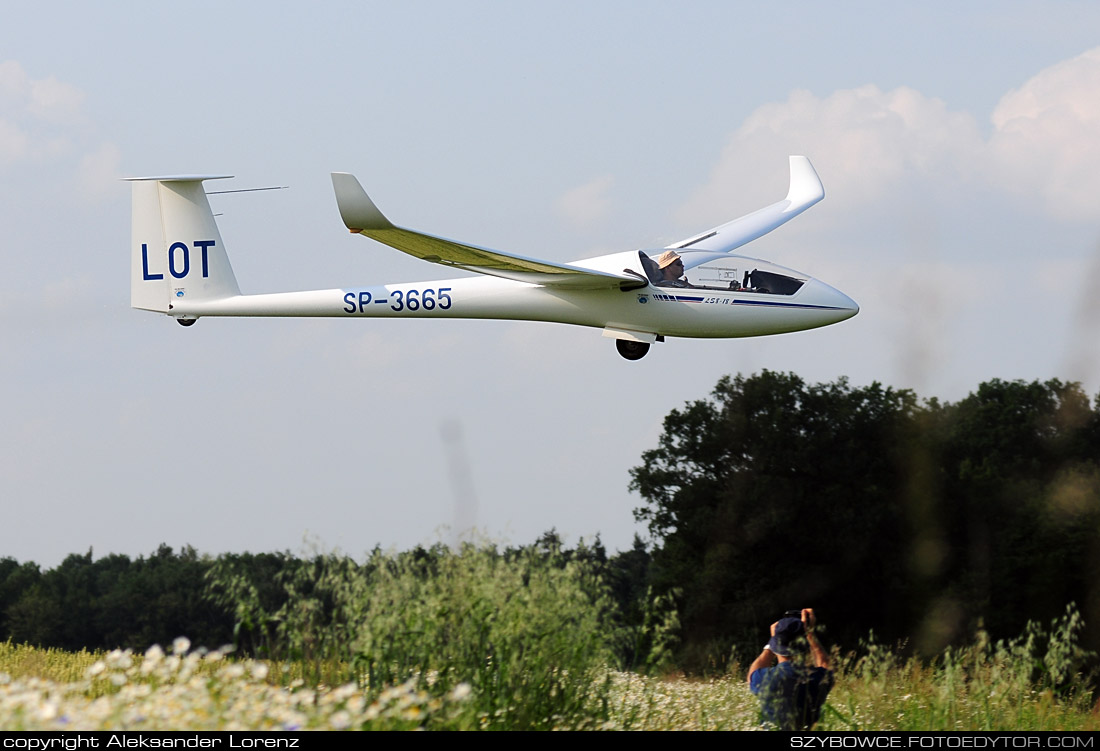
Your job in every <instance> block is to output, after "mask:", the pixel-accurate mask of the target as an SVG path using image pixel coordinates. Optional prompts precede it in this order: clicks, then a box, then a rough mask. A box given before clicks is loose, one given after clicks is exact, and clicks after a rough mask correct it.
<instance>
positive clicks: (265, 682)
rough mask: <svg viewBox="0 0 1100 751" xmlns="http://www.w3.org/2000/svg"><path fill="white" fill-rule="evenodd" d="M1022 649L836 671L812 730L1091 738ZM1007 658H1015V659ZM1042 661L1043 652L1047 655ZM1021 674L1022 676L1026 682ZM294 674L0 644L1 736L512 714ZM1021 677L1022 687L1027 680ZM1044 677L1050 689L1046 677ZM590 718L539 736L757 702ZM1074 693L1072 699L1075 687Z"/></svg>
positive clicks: (196, 656)
mask: <svg viewBox="0 0 1100 751" xmlns="http://www.w3.org/2000/svg"><path fill="white" fill-rule="evenodd" d="M1023 646H1024V642H1022V641H1021V642H1018V643H1013V644H1002V645H1000V646H999V647H998V645H988V644H985V645H983V644H981V643H978V644H975V645H973V646H972V647H970V648H968V649H965V650H960V651H958V652H956V653H954V654H951V655H945V656H943V658H941V659H940V660H938V661H936V664H935V665H933V666H928V665H922V664H920V663H917V662H915V661H904V660H901V659H900V658H898V657H897V656H896V655H894V654H892V653H890V652H888V651H886V650H882V649H877V650H876V649H872V650H870V651H869V652H868V653H867V654H865V655H864V656H863V657H860V658H858V659H856V658H850V659H847V660H842V661H841V662H842V664H841V665H840V667H839V671H838V672H839V676H838V680H837V686H836V688H835V689H834V690H833V693H832V694H831V695H830V698H829V703H828V706H827V707H826V710H825V712H824V715H823V717H822V721H821V722H820V723H819V725H818V729H820V730H1092V731H1096V730H1100V715H1098V714H1097V713H1096V711H1095V710H1094V708H1093V702H1092V697H1091V694H1090V693H1089V692H1088V691H1086V690H1084V688H1083V683H1075V682H1074V681H1073V680H1071V681H1070V682H1069V683H1068V684H1065V683H1064V685H1062V686H1061V687H1057V686H1053V685H1049V684H1050V679H1051V678H1054V677H1056V676H1052V675H1050V674H1049V673H1046V672H1044V671H1043V670H1034V669H1033V668H1034V667H1035V666H1034V665H1033V664H1031V663H1028V664H1026V665H1025V664H1024V662H1021V661H1019V660H1018V659H1016V658H1018V657H1020V656H1021V655H1022V654H1023V652H1022V651H1021V649H1022V647H1023ZM1014 650H1015V652H1014ZM1048 652H1049V650H1048ZM1024 668H1026V670H1025V669H1024ZM303 672H304V669H303V666H301V665H294V664H279V665H273V664H271V663H267V662H259V661H249V660H233V659H231V658H230V657H229V656H227V655H225V654H223V653H221V652H218V651H214V652H203V651H201V650H194V651H192V650H190V649H189V645H188V644H187V643H186V640H177V643H176V644H175V645H173V647H172V648H170V649H169V650H168V651H167V652H165V651H163V650H161V649H160V648H154V649H151V650H150V651H149V652H147V653H146V654H144V655H133V654H131V653H129V652H121V651H115V652H111V653H89V652H78V653H68V652H63V651H59V650H44V649H36V648H33V647H27V646H19V645H13V644H11V643H0V729H4V730H31V729H44V730H60V729H64V730H105V729H145V730H151V729H174V730H248V729H256V730H297V729H303V730H307V729H363V730H399V729H415V728H436V729H466V730H473V729H508V728H511V727H513V724H512V722H511V721H510V718H509V712H508V711H506V710H504V711H498V712H495V713H492V714H489V713H486V712H483V711H480V710H479V708H478V707H479V703H478V701H477V697H476V696H475V694H474V692H473V689H472V688H471V687H470V685H469V684H467V683H461V682H460V683H457V684H455V685H454V686H453V687H451V688H448V689H447V690H445V691H438V692H437V691H433V690H432V688H431V687H432V683H431V681H430V680H429V681H428V682H427V684H426V685H427V686H428V687H427V688H426V689H425V688H418V685H420V682H419V681H418V680H417V679H416V678H412V679H410V680H409V681H407V682H406V683H404V684H403V685H398V686H389V687H380V688H378V689H376V690H373V691H371V690H368V689H364V688H362V687H361V686H359V685H357V684H355V683H350V684H345V685H341V686H325V685H308V684H307V683H306V682H305V681H304V680H303V679H302V678H301V677H299V676H301V675H302V674H303ZM1025 672H1026V675H1025V674H1024V673H1025ZM1044 676H1047V677H1046V678H1044ZM598 680H599V681H600V682H601V683H603V684H604V685H605V686H606V691H605V692H593V693H591V694H590V696H591V697H592V698H591V701H592V705H591V707H590V710H591V711H590V712H589V713H588V714H587V715H584V714H577V715H573V716H571V717H569V718H560V722H555V721H554V718H547V719H548V720H549V722H547V724H546V726H547V727H559V728H564V729H591V730H597V729H622V730H753V729H756V728H757V720H756V698H755V697H754V696H752V695H751V694H750V693H749V691H748V689H747V687H746V685H745V682H744V679H743V673H742V670H741V669H740V668H739V667H737V666H734V668H733V669H731V671H730V673H729V675H727V676H725V677H722V678H716V679H710V680H692V679H688V678H684V677H663V678H658V677H646V676H641V675H637V674H633V673H624V672H615V671H611V672H608V673H606V674H605V675H604V676H601V677H600V678H599V679H598ZM1075 686H1077V688H1075Z"/></svg>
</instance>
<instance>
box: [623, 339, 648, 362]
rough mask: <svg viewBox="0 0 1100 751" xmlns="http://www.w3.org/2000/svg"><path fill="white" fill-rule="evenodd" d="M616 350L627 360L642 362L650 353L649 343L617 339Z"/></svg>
mask: <svg viewBox="0 0 1100 751" xmlns="http://www.w3.org/2000/svg"><path fill="white" fill-rule="evenodd" d="M615 349H617V350H619V354H620V355H622V356H623V357H625V358H626V359H627V360H641V359H642V358H643V357H645V353H646V352H649V342H632V341H630V340H629V339H616V340H615Z"/></svg>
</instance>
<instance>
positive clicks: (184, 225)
mask: <svg viewBox="0 0 1100 751" xmlns="http://www.w3.org/2000/svg"><path fill="white" fill-rule="evenodd" d="M221 177H228V176H227V175H180V176H175V177H132V178H129V180H131V181H132V182H133V209H132V212H133V216H132V225H131V231H132V236H131V239H130V245H131V247H130V306H131V307H133V308H140V309H141V310H153V311H158V312H161V313H169V312H170V311H171V310H172V303H173V301H174V300H177V299H180V298H186V299H187V300H189V301H197V300H217V299H221V298H225V297H234V296H236V295H239V294H241V291H240V288H239V287H237V279H236V277H234V276H233V268H232V267H231V266H230V265H229V256H228V255H227V254H226V252H225V245H224V243H222V236H221V233H220V232H218V225H217V223H215V222H214V213H213V212H212V211H211V210H210V202H209V201H207V199H206V193H205V192H204V191H203V188H202V181H203V180H216V179H219V178H221Z"/></svg>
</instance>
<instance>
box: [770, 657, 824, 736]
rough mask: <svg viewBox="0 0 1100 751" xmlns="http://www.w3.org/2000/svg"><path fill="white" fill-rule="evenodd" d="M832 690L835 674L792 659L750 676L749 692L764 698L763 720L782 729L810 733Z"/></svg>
mask: <svg viewBox="0 0 1100 751" xmlns="http://www.w3.org/2000/svg"><path fill="white" fill-rule="evenodd" d="M832 687H833V671H831V670H827V669H826V668H811V667H806V666H804V665H795V664H794V663H793V662H791V661H789V660H788V661H786V662H780V663H779V664H778V665H776V666H775V667H771V668H760V669H759V670H757V671H756V672H754V673H753V674H752V675H751V676H749V689H750V690H751V691H752V692H753V693H754V694H756V695H757V696H759V697H760V718H761V720H762V721H763V722H764V723H765V724H768V725H770V726H771V727H774V728H777V729H779V730H809V729H810V727H811V726H813V724H814V723H815V722H817V720H818V718H819V717H821V708H822V707H823V706H824V705H825V697H827V696H828V695H829V690H830V689H832Z"/></svg>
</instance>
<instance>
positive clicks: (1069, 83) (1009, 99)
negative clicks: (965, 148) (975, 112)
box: [990, 47, 1100, 219]
mask: <svg viewBox="0 0 1100 751" xmlns="http://www.w3.org/2000/svg"><path fill="white" fill-rule="evenodd" d="M992 119H993V126H994V128H995V130H994V133H993V136H992V138H991V139H990V148H991V152H992V157H993V160H994V164H995V165H996V167H997V168H998V176H999V177H1001V178H1002V179H1003V181H1004V183H1005V186H1006V187H1007V188H1009V189H1011V190H1012V191H1013V192H1015V193H1021V194H1024V195H1028V194H1034V193H1035V192H1036V191H1037V192H1038V198H1040V199H1041V200H1042V201H1043V202H1044V204H1045V206H1046V208H1047V209H1048V211H1050V212H1051V213H1052V214H1053V215H1054V216H1056V217H1059V218H1065V219H1082V218H1090V217H1096V216H1098V215H1100V204H1098V200H1097V196H1098V195H1100V47H1098V48H1096V49H1092V50H1089V51H1088V52H1086V53H1084V54H1083V55H1079V56H1078V57H1075V58H1073V59H1071V60H1066V61H1064V62H1061V63H1058V64H1057V65H1053V66H1051V67H1049V68H1046V69H1045V70H1043V71H1041V72H1040V73H1039V74H1038V75H1036V76H1035V77H1034V78H1032V79H1030V80H1029V81H1027V82H1026V83H1025V84H1024V85H1023V86H1021V87H1020V88H1019V89H1016V90H1014V91H1010V92H1009V93H1008V94H1005V96H1004V97H1002V98H1001V101H1000V103H998V105H997V107H996V109H995V110H994V111H993V118H992Z"/></svg>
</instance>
